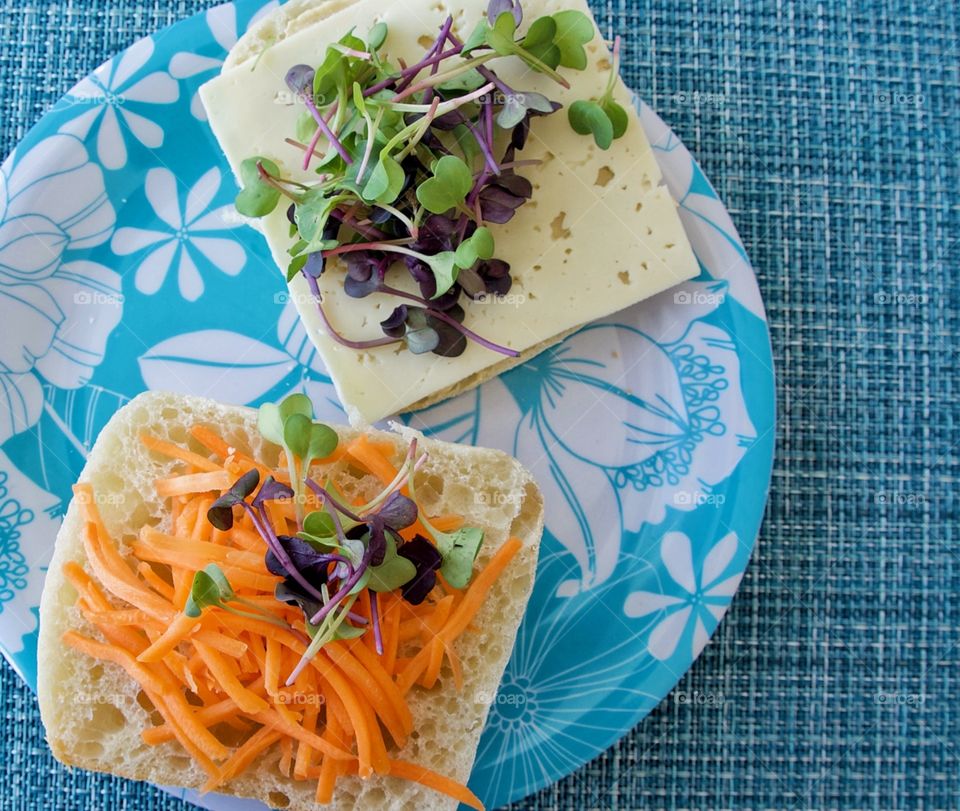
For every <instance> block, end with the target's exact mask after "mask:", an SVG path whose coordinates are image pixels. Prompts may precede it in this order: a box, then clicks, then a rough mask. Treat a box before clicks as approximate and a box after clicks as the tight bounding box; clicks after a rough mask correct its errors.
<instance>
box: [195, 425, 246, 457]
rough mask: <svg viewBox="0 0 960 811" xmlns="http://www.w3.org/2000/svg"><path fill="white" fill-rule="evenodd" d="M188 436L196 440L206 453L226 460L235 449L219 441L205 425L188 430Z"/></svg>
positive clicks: (218, 437)
mask: <svg viewBox="0 0 960 811" xmlns="http://www.w3.org/2000/svg"><path fill="white" fill-rule="evenodd" d="M190 434H191V435H192V436H193V438H194V439H196V440H197V442H199V443H200V444H201V445H203V446H204V447H205V448H206V449H207V450H208V451H212V452H213V453H215V454H217V456H221V457H223V458H224V459H226V458H227V457H228V456H231V455H232V454H233V452H234V451H235V450H236V448H231V447H230V446H229V445H227V443H226V442H224V441H223V439H221V437H220V436H218V435H217V434H216V433H215V432H213V431H211V430H210V429H209V428H207V427H206V426H205V425H194V426H193V427H192V428H191V429H190Z"/></svg>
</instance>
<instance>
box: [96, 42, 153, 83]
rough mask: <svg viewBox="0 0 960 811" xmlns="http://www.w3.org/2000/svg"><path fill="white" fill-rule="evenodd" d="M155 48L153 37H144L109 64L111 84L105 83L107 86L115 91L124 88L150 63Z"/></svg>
mask: <svg viewBox="0 0 960 811" xmlns="http://www.w3.org/2000/svg"><path fill="white" fill-rule="evenodd" d="M154 48H155V46H154V42H153V37H144V38H143V39H140V40H137V42H135V43H133V45H131V46H130V47H129V48H127V50H125V51H124V52H123V53H122V54H121V55H120V56H119V57H118V58H116V59H112V60H111V61H110V62H108V63H107V65H106V66H105V67H107V68H108V69H109V74H108V75H109V83H107V82H105V84H107V86H108V87H111V88H113V89H120V88H121V87H123V85H124V84H126V83H127V82H128V81H129V80H130V79H131V78H133V76H134V74H135V73H136V72H137V71H139V70H140V69H141V68H142V67H143V66H144V65H146V64H147V62H149V61H150V57H151V56H153V51H154Z"/></svg>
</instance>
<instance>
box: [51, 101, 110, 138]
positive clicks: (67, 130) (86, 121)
mask: <svg viewBox="0 0 960 811" xmlns="http://www.w3.org/2000/svg"><path fill="white" fill-rule="evenodd" d="M102 115H103V107H100V106H97V107H91V108H90V109H89V110H84V112H82V113H80V115H78V116H77V117H76V118H74V119H72V120H70V121H67V122H66V123H65V124H63V125H62V126H61V127H60V133H61V134H62V135H73V136H75V137H77V138H80V139H81V140H86V138H87V136H88V135H89V134H90V130H92V129H93V127H94V125H95V124H96V123H97V121H99V120H100V116H102Z"/></svg>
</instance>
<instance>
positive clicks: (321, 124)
mask: <svg viewBox="0 0 960 811" xmlns="http://www.w3.org/2000/svg"><path fill="white" fill-rule="evenodd" d="M303 103H304V104H305V105H307V109H308V110H309V111H310V115H312V116H313V120H314V121H316V122H317V134H316V135H314V137H313V141H311V142H310V151H309V152H307V155H306V157H305V158H304V159H303V168H304V170H306V169H309V168H310V159H311V157H312V156H313V153H314V150H315V149H316V148H317V144H318V143H320V137H324V138H326V139H327V141H329V143H330V145H331V146H332V147H333V148H334V149H335V150H337V154H338V155H339V156H340V157H341V158H343V161H344V163H346V164H347V165H348V166H349V165H351V164H352V163H353V158H351V157H350V153H349V152H347V150H346V148H345V147H344V145H343V144H342V143H340V139H339V138H337V136H336V135H335V134H334V132H333V130H332V129H330V125H329V124H328V123H327V121H326V119H324V117H323V115H322V114H321V113H320V111H319V110H318V109H317V105H316V104H314V101H313V99H312V98H310V97H309V96H306V95H305V96H304V97H303Z"/></svg>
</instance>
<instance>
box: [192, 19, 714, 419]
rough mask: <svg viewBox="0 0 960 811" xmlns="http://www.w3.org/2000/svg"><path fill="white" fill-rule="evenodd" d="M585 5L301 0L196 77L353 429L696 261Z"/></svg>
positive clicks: (429, 398)
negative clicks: (219, 66) (211, 73)
mask: <svg viewBox="0 0 960 811" xmlns="http://www.w3.org/2000/svg"><path fill="white" fill-rule="evenodd" d="M618 53H619V48H618V47H617V46H614V47H613V49H612V50H611V49H610V48H608V47H607V44H606V43H604V41H603V39H602V38H601V35H600V32H599V31H598V30H597V27H596V23H595V22H594V20H593V17H592V16H591V14H590V10H589V8H588V7H587V5H586V3H585V2H584V0H523V2H519V0H492V2H489V3H488V2H487V1H486V0H465V2H462V3H457V4H451V3H447V2H445V0H400V1H399V2H385V0H326V2H324V1H323V0H306V1H305V0H295V2H292V3H289V4H287V5H286V6H283V7H281V8H280V9H278V10H277V11H276V12H275V13H274V14H273V15H272V16H270V17H268V18H267V19H266V20H264V21H263V22H262V23H261V24H260V25H259V26H258V27H256V28H254V29H253V31H251V32H250V33H249V34H248V35H247V36H245V37H244V38H243V39H241V41H240V42H239V43H238V44H237V46H236V47H235V48H234V50H233V52H232V53H231V54H230V56H229V57H228V59H227V61H226V63H225V64H224V67H223V70H222V72H221V74H220V75H219V76H217V77H215V78H214V79H212V80H211V81H210V82H208V83H207V84H206V85H204V86H203V87H202V88H201V98H202V100H203V103H204V105H205V107H206V110H207V113H208V118H209V121H210V125H211V127H212V130H213V133H214V135H215V136H216V139H217V141H218V142H219V145H220V147H221V148H222V151H223V153H224V154H225V155H226V157H227V159H228V161H229V163H230V165H231V167H232V168H233V170H234V172H235V174H236V176H237V179H238V182H239V184H240V185H241V187H242V191H241V194H240V196H239V197H238V199H237V204H238V210H239V211H240V212H241V213H242V214H244V215H245V216H248V217H250V218H251V220H250V221H251V223H253V224H255V225H256V226H257V227H258V228H259V229H260V230H261V231H262V232H263V234H264V236H265V237H266V241H267V244H268V245H269V248H270V251H271V253H272V256H273V258H274V260H275V262H276V264H277V265H278V267H279V268H280V269H281V270H282V271H283V272H284V273H285V274H287V276H288V280H289V286H290V291H291V295H292V298H293V301H294V302H295V304H296V306H297V309H298V311H299V313H300V316H301V318H302V320H303V322H304V324H305V326H306V328H307V331H308V333H309V335H310V337H311V339H312V341H313V342H314V343H315V344H316V346H317V348H318V350H319V352H320V354H321V356H322V358H323V361H324V363H325V365H326V367H327V369H328V371H329V373H330V376H331V378H332V380H333V382H334V385H335V386H336V389H337V392H338V394H339V397H340V399H341V401H342V403H343V405H344V407H345V409H346V411H347V414H348V416H349V419H350V421H351V423H352V424H354V425H361V424H367V423H372V422H375V421H377V420H380V419H382V418H384V417H387V416H389V415H391V414H395V413H398V412H401V411H405V410H412V409H416V408H420V407H424V406H426V405H429V404H431V403H434V402H437V401H439V400H442V399H444V398H446V397H448V396H451V395H453V394H456V393H458V392H461V391H464V390H465V389H468V388H470V387H472V386H475V385H477V384H478V383H480V382H483V381H484V380H486V379H489V378H490V377H492V376H495V375H497V374H499V373H501V372H502V371H505V370H506V369H508V368H511V367H513V366H515V365H517V364H519V363H522V362H523V361H524V360H526V359H528V358H530V357H532V356H534V355H536V354H537V353H539V352H541V351H543V350H544V349H546V348H548V347H549V346H551V345H552V344H555V343H556V342H558V341H560V340H562V339H563V338H564V337H565V336H567V335H569V334H570V333H571V332H572V331H575V330H576V329H577V328H579V327H580V326H583V325H584V324H586V323H588V322H590V321H593V320H595V319H598V318H603V317H605V316H607V315H610V314H611V313H614V312H616V311H619V310H622V309H624V308H625V307H628V306H630V305H632V304H635V303H637V302H639V301H641V300H642V299H645V298H647V297H649V296H652V295H654V294H656V293H659V292H661V291H663V290H665V289H667V288H669V287H671V286H673V285H675V284H678V283H679V282H682V281H684V280H687V279H690V278H692V277H694V276H696V275H698V273H699V267H698V264H697V261H696V258H695V257H694V255H693V252H692V250H691V248H690V245H689V242H688V240H687V238H686V235H685V233H684V230H683V227H682V225H681V222H680V219H679V217H678V215H677V210H676V204H675V202H674V201H673V200H672V199H671V197H670V194H669V192H668V190H667V188H666V187H665V185H664V184H663V180H662V176H661V173H660V170H659V168H658V166H657V162H656V159H655V156H654V153H653V149H652V148H651V145H650V143H649V141H648V140H647V138H646V136H645V135H644V132H643V129H642V127H641V124H640V121H639V118H638V116H637V114H636V112H635V110H634V107H633V104H632V99H631V94H630V92H629V91H628V89H627V88H626V86H625V85H624V84H623V82H622V81H621V79H620V78H619V75H618V63H619V57H618Z"/></svg>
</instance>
